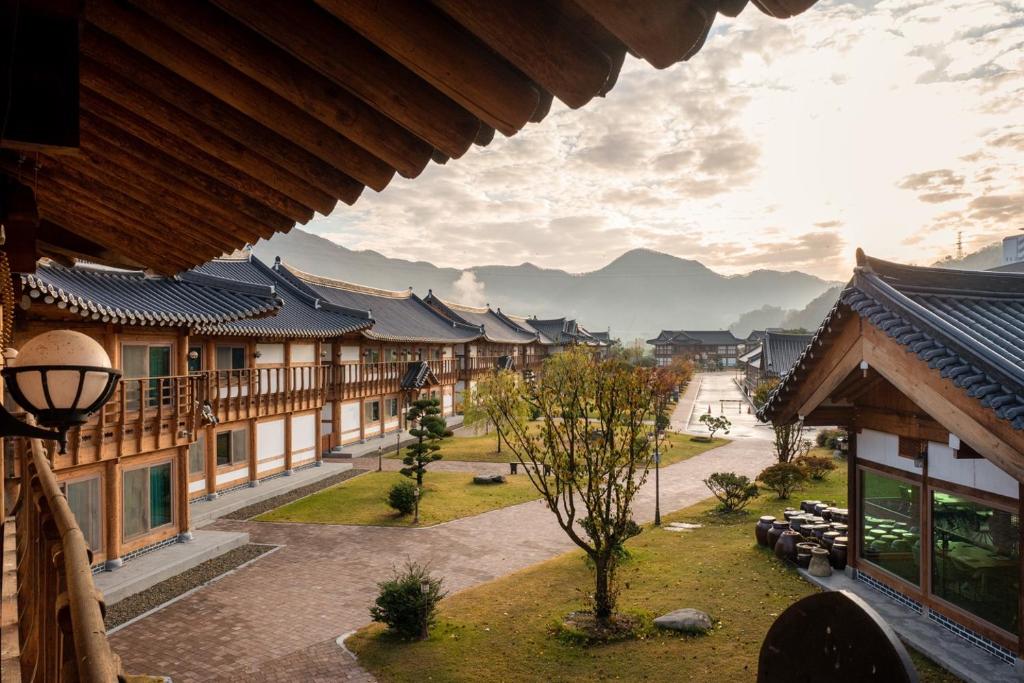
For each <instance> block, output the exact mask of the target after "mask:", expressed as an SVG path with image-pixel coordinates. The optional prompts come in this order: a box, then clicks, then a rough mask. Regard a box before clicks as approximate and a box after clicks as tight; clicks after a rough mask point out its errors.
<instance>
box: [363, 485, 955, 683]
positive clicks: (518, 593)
mask: <svg viewBox="0 0 1024 683" xmlns="http://www.w3.org/2000/svg"><path fill="white" fill-rule="evenodd" d="M797 495H798V496H799V497H800V498H808V497H811V498H820V499H830V500H831V499H834V500H837V501H844V500H845V499H846V480H845V476H844V475H843V474H842V473H841V472H835V473H833V474H832V475H831V476H830V477H829V478H828V479H827V480H826V481H824V482H816V483H815V484H813V485H809V486H807V487H806V488H805V489H803V490H802V491H800V492H799V494H797ZM785 505H786V501H780V500H777V499H775V497H774V496H773V495H771V494H768V495H763V496H762V497H760V498H758V499H756V500H755V501H754V503H753V504H752V505H751V506H750V508H749V509H748V510H747V511H746V513H745V514H741V515H738V516H734V517H731V518H729V519H723V518H721V517H719V516H718V515H717V514H715V513H713V512H712V505H711V503H710V502H704V503H700V504H698V505H695V506H692V507H690V508H687V509H685V510H683V511H680V512H677V513H673V514H671V515H667V516H666V518H665V522H666V523H667V522H670V521H695V522H698V523H701V524H704V525H705V526H704V528H701V529H698V530H696V531H692V532H688V533H673V532H667V531H664V530H662V529H656V528H651V527H648V528H646V529H645V530H644V532H643V533H641V534H640V535H639V536H638V537H636V538H635V539H633V540H632V541H630V542H629V550H630V552H631V557H630V559H629V560H628V561H627V563H626V564H625V565H624V566H623V567H622V568H621V569H620V573H619V579H620V587H621V593H620V597H619V607H620V609H622V610H629V611H633V612H640V613H642V614H645V615H647V616H649V617H653V616H656V615H658V614H662V613H664V612H667V611H670V610H673V609H677V608H680V607H696V608H699V609H703V610H705V611H707V612H708V613H710V614H711V615H712V618H713V619H715V620H716V626H715V629H714V630H713V632H712V633H711V634H709V635H707V636H704V637H692V636H680V635H679V634H670V633H665V632H658V633H655V634H654V635H651V636H647V637H644V638H642V639H637V640H631V641H625V642H618V643H611V644H605V645H599V646H591V647H581V646H576V645H572V644H569V643H567V642H563V641H562V640H560V639H558V638H554V637H552V628H553V626H554V625H556V624H557V623H559V622H560V620H561V619H562V618H563V617H564V615H566V614H567V613H568V612H570V611H572V610H576V609H581V608H584V607H585V604H584V600H583V596H582V595H581V590H587V589H588V587H589V586H590V585H591V574H590V572H589V571H588V569H587V567H586V565H585V563H584V561H583V556H582V554H581V553H580V552H571V553H567V554H565V555H562V556H560V557H557V558H555V559H552V560H549V561H547V562H543V563H540V564H537V565H534V566H532V567H529V568H527V569H525V570H522V571H519V572H516V573H514V574H511V575H509V576H506V577H503V578H501V579H498V580H496V581H492V582H490V583H486V584H483V585H480V586H477V587H475V588H472V589H469V590H466V591H463V592H461V593H457V594H455V595H452V596H451V597H449V598H447V599H445V600H444V601H443V602H442V603H441V606H440V609H439V615H438V617H439V618H438V623H437V625H436V626H435V628H434V629H433V631H432V633H431V636H430V638H429V639H428V640H426V641H424V642H418V643H406V642H399V641H396V640H395V639H393V638H392V637H390V636H389V635H388V634H387V633H386V632H385V631H384V630H383V627H382V626H380V625H372V626H369V627H366V628H364V629H362V630H360V631H359V632H358V633H356V634H355V635H354V636H353V637H351V638H350V639H349V640H348V641H347V643H346V644H347V646H348V647H350V648H351V649H353V650H354V651H355V652H356V653H357V654H358V656H359V662H360V664H361V665H362V666H364V667H366V668H367V669H368V670H369V671H370V672H371V673H373V674H374V675H375V676H376V677H377V678H378V680H381V681H417V682H419V681H424V680H434V681H441V680H443V681H481V682H486V681H543V680H548V681H586V680H624V681H642V680H650V681H685V680H695V681H750V680H753V679H754V678H755V675H756V671H757V656H758V652H759V649H760V646H761V642H762V640H763V638H764V635H765V633H766V632H767V631H768V628H769V627H770V625H771V624H772V622H773V621H774V620H775V618H776V617H777V616H778V615H779V614H780V613H781V612H782V611H784V610H785V609H786V608H787V607H788V606H789V605H791V604H792V603H793V602H794V601H796V600H798V599H799V598H802V597H804V596H806V595H810V594H811V593H813V592H814V590H815V589H814V588H813V587H812V586H811V585H810V584H808V583H806V582H805V581H803V580H802V579H800V578H799V576H798V575H797V573H796V571H795V570H794V569H792V568H790V567H788V566H786V565H784V564H783V563H781V562H779V561H778V560H776V559H775V558H774V556H772V555H771V554H770V553H769V552H767V551H766V550H763V549H761V548H759V547H758V546H757V545H756V544H755V543H754V534H753V523H754V521H755V520H756V519H757V516H758V515H761V514H775V515H778V514H780V513H781V511H782V508H783V507H785ZM915 663H916V664H917V666H918V671H919V673H920V675H921V680H922V681H926V682H930V683H939V682H942V683H946V682H948V681H956V680H957V679H956V678H955V677H952V676H950V675H949V674H947V673H946V672H945V671H943V670H942V669H940V668H938V667H937V666H936V665H935V664H933V663H931V662H929V661H928V660H926V659H924V658H923V657H920V656H915Z"/></svg>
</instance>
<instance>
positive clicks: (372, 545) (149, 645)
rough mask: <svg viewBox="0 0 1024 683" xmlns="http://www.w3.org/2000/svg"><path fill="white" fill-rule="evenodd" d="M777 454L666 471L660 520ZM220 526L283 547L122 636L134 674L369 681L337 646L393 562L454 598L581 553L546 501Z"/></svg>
mask: <svg viewBox="0 0 1024 683" xmlns="http://www.w3.org/2000/svg"><path fill="white" fill-rule="evenodd" d="M720 380H721V377H720V376H719V375H709V376H707V377H705V378H704V382H703V383H702V385H701V389H700V391H701V392H704V391H709V392H710V391H718V390H720ZM726 381H731V379H728V378H726ZM685 403H686V402H685V401H681V402H680V410H679V411H678V412H681V411H682V409H683V408H684V404H685ZM686 409H687V410H688V407H686ZM687 417H688V416H687V415H682V414H678V415H674V416H673V418H674V420H677V421H679V422H682V423H685V421H686V418H687ZM770 451H771V448H770V443H769V442H768V441H766V440H765V439H764V438H760V437H759V435H757V434H754V435H752V436H749V437H746V438H742V439H737V440H736V441H735V442H733V443H731V444H729V445H727V446H723V447H721V448H717V449H715V450H713V451H709V452H708V453H705V454H703V455H700V456H697V457H694V458H691V459H690V460H687V461H685V462H681V463H678V464H676V465H672V466H670V467H666V468H663V469H662V470H661V502H662V510H663V511H666V512H667V511H670V510H676V509H679V508H682V507H685V506H687V505H690V504H692V503H695V502H697V501H699V500H702V499H704V498H706V497H707V496H708V493H707V489H705V488H704V485H703V484H702V483H701V480H702V479H703V478H705V477H706V476H707V475H708V474H710V473H711V472H715V471H720V470H733V471H736V472H739V473H743V474H748V475H753V474H756V473H757V472H759V471H760V470H761V469H762V468H763V467H765V466H766V465H767V464H769V463H770V461H771V452H770ZM635 509H636V513H637V518H638V520H639V521H648V520H650V519H651V518H652V517H653V515H654V490H653V477H652V478H651V481H649V482H648V485H647V486H646V487H645V488H644V490H643V491H641V493H640V494H639V496H638V498H637V501H636V508H635ZM212 528H218V529H240V530H246V531H248V532H249V533H250V534H251V535H252V540H253V542H256V543H276V544H281V545H284V546H285V547H283V548H282V549H281V550H279V551H278V552H275V553H272V554H270V555H269V556H267V557H265V558H263V559H260V560H258V561H257V562H254V563H253V564H251V565H249V566H248V567H246V568H244V569H242V570H240V571H238V572H236V573H234V574H232V575H230V576H227V577H225V578H223V579H221V580H220V581H218V582H216V583H215V584H213V585H211V586H208V587H207V588H203V589H201V590H199V591H197V592H195V593H193V594H191V595H190V596H188V597H186V598H185V599H183V600H180V601H178V602H176V603H174V604H172V605H170V606H168V607H166V608H164V609H163V610H161V611H159V612H157V613H156V614H153V615H151V616H149V617H146V618H145V619H142V620H140V621H138V622H136V623H134V624H131V625H130V626H128V627H126V628H124V629H123V630H121V631H119V632H117V633H116V634H115V635H114V636H113V637H112V639H111V641H112V644H113V646H114V648H115V650H116V652H117V653H118V654H120V655H121V657H122V659H123V660H124V664H125V670H126V671H129V672H132V673H150V674H156V673H159V674H164V675H169V676H171V677H172V678H173V679H174V681H175V682H176V683H185V682H186V681H221V680H239V681H242V680H244V681H268V682H269V681H346V680H352V681H370V680H372V678H371V677H370V676H369V675H368V674H366V673H365V672H364V671H363V670H362V669H360V668H359V667H358V666H357V665H356V664H355V663H354V662H353V661H352V660H351V658H349V657H348V656H347V655H345V654H344V653H343V652H342V651H341V650H340V648H338V647H337V646H336V645H335V644H334V640H335V638H337V637H338V635H340V634H342V633H344V632H347V631H350V630H353V629H356V628H359V627H361V626H363V625H365V624H366V623H368V621H369V617H368V614H367V610H368V608H369V606H370V605H371V604H372V601H373V598H374V596H375V593H376V583H377V582H378V581H379V580H380V579H381V578H382V577H386V576H388V575H389V574H390V572H391V568H392V566H393V565H394V564H396V563H401V562H402V561H404V560H405V558H411V559H416V560H420V561H428V562H429V563H430V564H431V566H432V568H433V570H434V571H435V572H436V573H438V574H440V575H442V576H444V578H445V585H446V587H447V588H448V590H449V591H452V592H454V591H459V590H462V589H465V588H468V587H470V586H474V585H476V584H479V583H483V582H486V581H490V580H492V579H495V578H497V577H499V576H502V575H504V574H508V573H510V572H513V571H516V570H518V569H521V568H523V567H526V566H528V565H531V564H534V563H536V562H539V561H542V560H545V559H548V558H550V557H553V556H555V555H558V554H560V553H562V552H565V551H566V550H569V549H571V548H572V547H573V546H572V544H571V542H570V541H569V540H568V538H567V537H566V536H565V535H564V534H563V533H562V531H561V530H560V529H559V528H558V526H557V524H556V523H555V522H554V520H553V518H552V516H551V513H550V512H549V511H547V510H546V509H545V508H544V507H543V505H541V504H540V503H539V502H537V501H534V502H530V503H524V504H522V505H516V506H513V507H508V508H504V509H501V510H495V511H493V512H488V513H485V514H482V515H477V516H475V517H469V518H464V519H460V520H455V521H453V522H449V523H447V524H442V525H439V526H435V527H431V528H426V529H396V528H383V527H356V526H324V525H299V524H266V523H255V522H232V521H227V520H221V521H219V522H217V523H216V524H215V525H214V526H213V527H212Z"/></svg>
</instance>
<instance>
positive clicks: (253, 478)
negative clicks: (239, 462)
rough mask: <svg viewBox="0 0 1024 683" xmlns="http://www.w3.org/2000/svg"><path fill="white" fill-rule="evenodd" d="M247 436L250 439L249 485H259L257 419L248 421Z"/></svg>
mask: <svg viewBox="0 0 1024 683" xmlns="http://www.w3.org/2000/svg"><path fill="white" fill-rule="evenodd" d="M245 431H246V438H247V439H248V440H249V486H251V487H256V486H259V484H260V480H259V476H260V475H259V472H257V471H256V464H257V462H256V446H257V444H256V420H247V421H246V429H245Z"/></svg>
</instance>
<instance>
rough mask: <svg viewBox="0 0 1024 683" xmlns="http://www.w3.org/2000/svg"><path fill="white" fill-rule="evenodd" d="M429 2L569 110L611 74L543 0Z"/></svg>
mask: <svg viewBox="0 0 1024 683" xmlns="http://www.w3.org/2000/svg"><path fill="white" fill-rule="evenodd" d="M434 4H435V5H436V6H437V7H439V8H440V9H441V10H442V11H443V12H444V13H445V14H447V15H448V16H450V17H452V18H453V19H455V21H457V22H459V23H460V24H461V25H462V26H464V27H466V28H467V29H469V31H470V32H471V33H473V34H474V35H476V36H477V37H478V38H480V40H482V41H483V42H484V43H486V44H487V45H489V46H490V47H491V49H493V50H494V51H495V52H497V53H498V54H500V55H502V56H503V57H505V59H507V60H508V61H509V62H511V63H512V64H514V65H515V66H516V67H517V68H518V69H519V70H520V71H522V72H523V73H524V74H526V75H527V76H529V77H530V78H532V79H533V80H534V81H536V82H537V84H538V85H540V86H541V87H543V88H544V89H545V90H547V91H549V92H550V93H551V94H553V95H554V96H555V97H557V98H558V99H560V100H562V102H565V103H566V104H567V105H569V106H570V107H572V108H573V109H576V108H578V107H582V106H583V105H584V104H586V103H587V102H589V101H590V100H591V99H592V98H593V97H594V96H595V95H597V94H598V93H600V92H602V89H603V88H604V84H605V82H606V81H607V80H608V77H609V76H610V75H611V69H612V60H611V58H610V57H609V56H608V55H606V54H605V53H604V52H602V51H601V50H599V49H597V48H596V47H594V45H592V44H591V43H589V42H587V41H585V40H584V39H583V38H582V37H581V36H580V35H579V34H578V33H577V32H576V28H575V26H574V25H573V24H572V23H571V22H569V21H568V20H567V19H566V17H565V16H564V15H562V14H561V13H559V12H558V9H557V8H556V7H555V6H554V5H552V4H549V3H547V2H543V0H521V1H520V2H476V1H474V0H434Z"/></svg>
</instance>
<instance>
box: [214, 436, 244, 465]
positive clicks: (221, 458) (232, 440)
mask: <svg viewBox="0 0 1024 683" xmlns="http://www.w3.org/2000/svg"><path fill="white" fill-rule="evenodd" d="M248 459H249V439H248V432H247V431H246V429H245V428H242V429H235V430H232V431H225V432H218V433H217V466H218V467H221V466H225V465H238V464H240V463H243V462H246V461H247V460H248Z"/></svg>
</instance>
